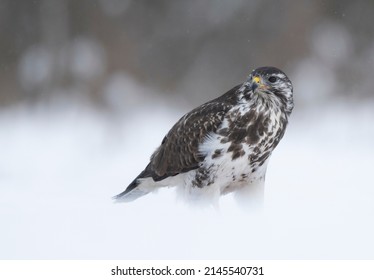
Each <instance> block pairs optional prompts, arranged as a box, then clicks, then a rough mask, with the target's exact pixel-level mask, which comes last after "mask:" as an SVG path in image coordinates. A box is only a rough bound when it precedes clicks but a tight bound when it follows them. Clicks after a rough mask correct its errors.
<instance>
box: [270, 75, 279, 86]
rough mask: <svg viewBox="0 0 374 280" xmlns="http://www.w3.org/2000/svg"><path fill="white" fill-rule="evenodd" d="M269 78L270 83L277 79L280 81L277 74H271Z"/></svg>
mask: <svg viewBox="0 0 374 280" xmlns="http://www.w3.org/2000/svg"><path fill="white" fill-rule="evenodd" d="M268 80H269V82H270V83H272V84H273V83H275V82H276V81H278V78H277V77H275V76H270V77H269V79H268Z"/></svg>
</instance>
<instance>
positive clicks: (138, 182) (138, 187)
mask: <svg viewBox="0 0 374 280" xmlns="http://www.w3.org/2000/svg"><path fill="white" fill-rule="evenodd" d="M149 177H150V174H149V165H148V166H147V168H146V169H145V170H143V171H142V172H141V173H140V174H139V175H138V177H136V178H135V179H134V181H132V182H131V184H130V185H129V186H128V187H127V188H126V190H124V191H123V192H121V193H120V194H117V195H116V196H114V197H113V199H114V200H115V201H116V202H130V201H133V200H135V199H138V198H139V197H142V196H144V195H146V194H148V193H150V190H147V189H146V188H144V185H146V184H144V182H145V181H147V179H149Z"/></svg>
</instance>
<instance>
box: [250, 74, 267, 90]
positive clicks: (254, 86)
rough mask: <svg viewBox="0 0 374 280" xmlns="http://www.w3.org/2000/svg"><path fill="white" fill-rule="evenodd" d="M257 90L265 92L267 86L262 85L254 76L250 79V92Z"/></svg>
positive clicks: (257, 77)
mask: <svg viewBox="0 0 374 280" xmlns="http://www.w3.org/2000/svg"><path fill="white" fill-rule="evenodd" d="M257 88H259V89H260V90H266V89H267V86H266V85H265V84H263V82H262V80H261V78H260V77H259V76H254V77H253V78H252V84H251V89H252V92H255V91H256V89H257Z"/></svg>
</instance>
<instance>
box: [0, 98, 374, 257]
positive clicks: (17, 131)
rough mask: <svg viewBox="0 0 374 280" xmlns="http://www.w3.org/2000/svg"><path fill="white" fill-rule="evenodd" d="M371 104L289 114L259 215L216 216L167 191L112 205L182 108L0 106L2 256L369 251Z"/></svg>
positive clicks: (228, 201)
mask: <svg viewBox="0 0 374 280" xmlns="http://www.w3.org/2000/svg"><path fill="white" fill-rule="evenodd" d="M351 107H353V108H351ZM373 108H374V106H373V104H366V105H354V104H344V103H342V104H336V105H334V106H330V107H328V106H324V107H321V108H319V109H318V110H313V111H310V112H309V111H304V112H303V113H297V112H295V114H294V115H293V116H292V117H291V123H290V125H289V127H288V131H287V133H286V135H285V137H284V139H283V140H282V141H281V143H280V145H279V147H278V148H277V149H276V151H275V152H274V153H273V155H272V159H271V161H270V164H269V167H268V172H267V181H266V209H265V213H264V214H253V213H245V212H243V211H241V210H240V209H238V208H237V206H236V204H235V202H234V200H233V199H232V197H231V196H227V197H223V199H222V201H221V202H222V203H221V212H220V213H217V212H215V211H214V210H213V209H195V208H193V207H189V206H187V205H185V204H183V203H180V202H178V201H176V199H175V193H174V191H173V190H172V189H165V190H162V191H160V192H158V193H157V194H151V195H148V196H146V197H144V198H143V199H139V200H138V201H135V202H133V203H130V204H115V203H113V202H112V200H111V197H112V196H113V195H115V194H117V193H119V192H121V191H122V190H123V189H124V188H125V187H126V186H127V184H128V183H130V181H131V180H132V179H133V178H134V177H135V176H136V175H137V174H138V173H139V172H140V171H141V170H142V168H143V167H145V165H146V163H147V160H148V158H149V156H150V154H151V153H152V152H153V150H154V149H155V148H156V147H157V145H158V144H159V143H160V141H161V140H162V137H163V135H164V134H165V133H166V132H167V131H168V129H169V128H170V127H171V125H172V124H173V123H174V122H175V121H176V120H177V119H178V118H179V117H180V116H181V115H182V114H183V113H182V112H181V110H179V109H178V110H177V109H175V110H170V109H167V108H166V107H162V106H153V107H152V108H147V107H143V108H141V110H138V111H132V112H128V113H127V114H124V115H123V117H121V118H118V117H117V118H111V117H108V116H106V115H105V114H100V113H97V112H93V111H91V110H89V109H81V108H75V109H74V108H70V109H66V108H65V109H61V110H59V109H57V108H56V109H50V110H49V111H48V110H44V109H43V110H36V109H25V108H19V109H9V110H6V111H3V112H1V113H0V127H1V129H0V147H1V156H0V224H1V230H0V259H117V258H120V259H244V258H246V259H251V258H254V259H278V258H280V259H365V258H371V259H373V258H374V239H373V236H374V222H373V221H374V183H373V179H372V176H373V168H374V144H373V143H374V125H373V123H374V122H373V121H374V110H373Z"/></svg>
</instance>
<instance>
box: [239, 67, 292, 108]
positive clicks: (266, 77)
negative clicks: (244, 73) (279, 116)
mask: <svg viewBox="0 0 374 280" xmlns="http://www.w3.org/2000/svg"><path fill="white" fill-rule="evenodd" d="M246 85H247V88H248V90H250V91H251V92H252V94H253V95H255V96H258V97H261V99H278V100H280V101H282V103H284V104H285V105H286V107H289V108H288V109H290V110H292V108H293V99H292V95H293V87H292V83H291V81H290V79H289V78H288V77H287V75H286V74H285V73H284V72H283V71H281V70H279V69H278V68H275V67H269V66H266V67H260V68H257V69H255V70H253V71H252V73H251V74H250V75H249V77H248V79H247V81H246Z"/></svg>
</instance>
